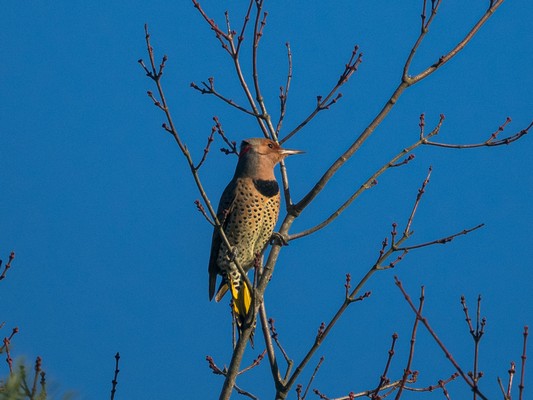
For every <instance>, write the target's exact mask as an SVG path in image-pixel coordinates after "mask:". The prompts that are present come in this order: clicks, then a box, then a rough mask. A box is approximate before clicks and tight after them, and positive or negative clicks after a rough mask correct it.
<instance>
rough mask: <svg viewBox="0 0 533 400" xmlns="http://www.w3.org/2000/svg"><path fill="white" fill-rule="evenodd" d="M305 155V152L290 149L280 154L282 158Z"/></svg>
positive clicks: (282, 150)
mask: <svg viewBox="0 0 533 400" xmlns="http://www.w3.org/2000/svg"><path fill="white" fill-rule="evenodd" d="M302 153H305V151H302V150H289V149H280V150H279V154H281V155H282V156H292V155H293V154H302Z"/></svg>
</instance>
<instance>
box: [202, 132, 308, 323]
mask: <svg viewBox="0 0 533 400" xmlns="http://www.w3.org/2000/svg"><path fill="white" fill-rule="evenodd" d="M299 153H302V152H301V151H299V150H287V149H283V148H282V147H281V146H280V145H279V144H277V143H276V142H274V141H272V140H268V139H261V138H252V139H247V140H243V141H242V143H241V147H240V152H239V162H238V163H237V168H236V169H235V175H234V176H233V179H232V180H231V182H230V183H229V184H228V186H227V187H226V189H225V190H224V192H223V193H222V197H221V198H220V202H219V205H218V210H217V218H218V220H219V221H220V223H221V224H222V227H223V230H224V233H225V234H226V237H227V238H228V241H229V243H230V244H231V246H232V249H228V248H227V246H226V244H225V243H224V242H223V241H222V240H221V238H220V235H219V232H218V229H215V231H214V232H213V241H212V244H211V255H210V257H209V300H211V299H213V296H215V286H216V280H217V275H221V276H222V282H221V283H220V286H219V288H218V291H217V293H216V296H215V300H216V301H220V299H221V298H222V297H223V296H224V294H226V292H227V291H228V289H229V290H230V293H231V295H232V298H233V311H234V314H235V318H236V320H237V326H238V327H239V329H240V325H241V323H242V322H243V321H244V318H245V317H246V315H247V313H248V310H249V308H250V305H251V293H250V288H248V287H247V285H246V284H245V282H244V281H243V279H242V277H241V274H240V272H239V270H238V269H237V267H236V265H235V262H234V261H233V260H236V261H237V263H238V264H239V266H241V267H242V268H243V269H244V271H246V272H248V271H249V270H250V269H251V268H252V266H253V265H254V262H255V260H256V258H257V257H259V256H260V255H261V254H262V253H263V251H264V250H265V248H266V246H267V244H268V242H269V240H270V238H271V236H272V232H273V231H274V226H275V225H276V221H277V219H278V214H279V205H280V194H279V185H278V183H277V182H276V178H275V176H274V167H275V166H276V164H277V163H279V162H280V161H281V160H283V159H284V158H285V157H287V156H289V155H292V154H299ZM231 251H232V252H231ZM230 258H232V260H230Z"/></svg>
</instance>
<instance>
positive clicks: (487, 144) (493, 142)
mask: <svg viewBox="0 0 533 400" xmlns="http://www.w3.org/2000/svg"><path fill="white" fill-rule="evenodd" d="M509 122H511V118H509V117H507V120H506V121H505V123H504V124H503V125H501V126H500V127H499V128H498V130H496V132H494V133H492V134H491V135H490V137H489V138H488V139H487V140H486V141H484V142H481V143H471V144H448V143H439V142H433V141H431V140H425V141H424V144H425V145H427V146H437V147H445V148H448V149H475V148H478V147H496V146H502V145H508V144H511V143H513V142H516V141H517V140H518V139H520V138H522V137H523V136H525V135H527V134H528V133H529V130H530V129H531V127H532V126H533V122H531V123H530V124H529V125H528V126H527V127H526V128H524V129H522V130H521V131H519V132H517V133H515V134H513V135H510V136H507V137H504V138H502V139H498V140H496V138H497V134H498V133H500V132H502V131H503V130H504V128H505V126H506V125H507V124H508V123H509Z"/></svg>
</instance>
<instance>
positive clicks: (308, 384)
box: [302, 356, 324, 400]
mask: <svg viewBox="0 0 533 400" xmlns="http://www.w3.org/2000/svg"><path fill="white" fill-rule="evenodd" d="M323 362H324V356H322V357H320V360H318V363H317V365H316V367H315V370H314V371H313V374H312V375H311V378H309V382H307V386H306V387H305V391H304V394H303V396H302V400H305V398H306V397H307V393H308V392H309V389H310V388H311V384H312V383H313V381H314V380H315V377H316V374H317V373H318V370H319V369H320V366H321V365H322V363H323Z"/></svg>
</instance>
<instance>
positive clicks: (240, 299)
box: [229, 278, 255, 348]
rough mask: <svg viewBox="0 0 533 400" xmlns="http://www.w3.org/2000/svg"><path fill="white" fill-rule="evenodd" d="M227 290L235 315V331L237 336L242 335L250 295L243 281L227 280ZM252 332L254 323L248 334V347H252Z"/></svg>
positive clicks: (250, 302)
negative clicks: (237, 332) (236, 330)
mask: <svg viewBox="0 0 533 400" xmlns="http://www.w3.org/2000/svg"><path fill="white" fill-rule="evenodd" d="M229 281H230V282H229V290H230V292H231V297H232V299H233V302H232V303H233V314H234V315H235V321H236V322H237V329H238V330H239V336H240V335H241V333H242V326H243V324H244V322H245V321H246V318H247V316H248V312H249V311H250V308H251V306H252V293H251V291H250V288H249V287H248V285H247V284H246V282H245V281H240V282H235V281H234V280H232V279H231V278H230V279H229ZM254 332H255V322H254V326H253V329H252V333H251V334H250V345H251V346H252V348H253V347H254Z"/></svg>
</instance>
